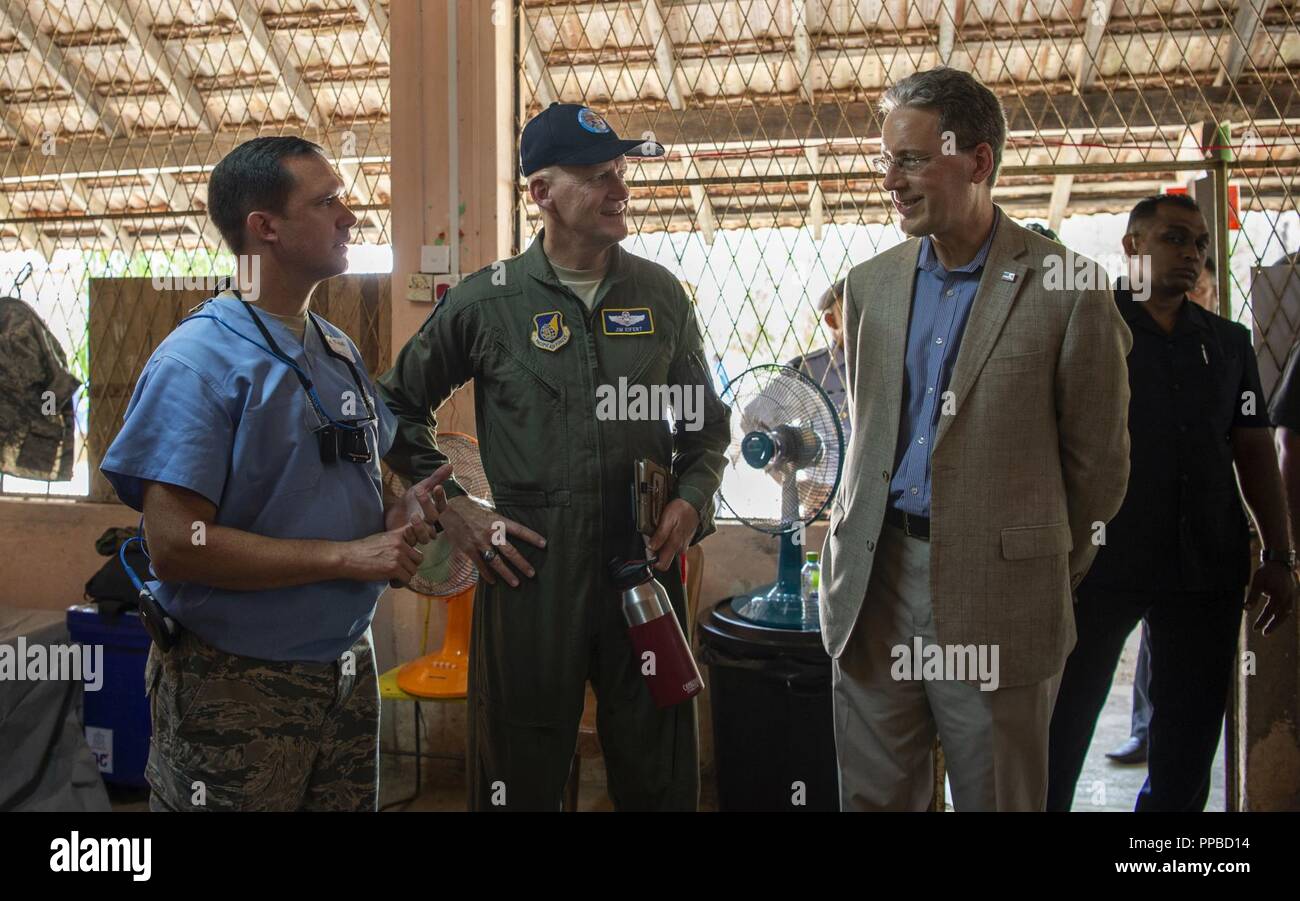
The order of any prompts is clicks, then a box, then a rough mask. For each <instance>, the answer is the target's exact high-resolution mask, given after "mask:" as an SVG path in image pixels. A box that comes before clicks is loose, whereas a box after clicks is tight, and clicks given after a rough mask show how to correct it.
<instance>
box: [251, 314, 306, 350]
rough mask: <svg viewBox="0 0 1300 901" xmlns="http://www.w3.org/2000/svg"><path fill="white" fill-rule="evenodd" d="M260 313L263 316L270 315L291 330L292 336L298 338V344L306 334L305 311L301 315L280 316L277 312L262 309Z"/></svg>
mask: <svg viewBox="0 0 1300 901" xmlns="http://www.w3.org/2000/svg"><path fill="white" fill-rule="evenodd" d="M261 313H262V315H263V316H270V317H271V318H272V319H274V320H276V321H277V322H279V323H280V324H281V325H283V326H284V327H285V328H287V329H288V330H289V331H291V332H293V336H294V337H295V338H297V339H298V343H299V344H301V343H302V342H303V338H304V337H306V335H307V314H306V312H304V313H303V314H302V315H301V316H281V315H280V314H279V313H271V312H268V311H267V310H262V311H261Z"/></svg>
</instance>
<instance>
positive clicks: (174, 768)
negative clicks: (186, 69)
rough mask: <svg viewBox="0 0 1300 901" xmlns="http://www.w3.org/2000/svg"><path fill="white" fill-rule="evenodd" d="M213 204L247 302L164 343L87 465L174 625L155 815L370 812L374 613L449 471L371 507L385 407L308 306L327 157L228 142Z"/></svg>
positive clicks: (332, 244) (348, 217)
mask: <svg viewBox="0 0 1300 901" xmlns="http://www.w3.org/2000/svg"><path fill="white" fill-rule="evenodd" d="M208 193H209V212H210V215H211V216H212V219H213V221H214V222H215V223H216V225H217V227H218V228H219V229H220V230H221V234H222V236H223V237H224V238H225V240H226V242H227V243H228V244H229V245H230V246H231V248H232V249H233V250H234V251H235V252H236V253H237V254H240V255H247V257H248V258H250V259H251V260H254V261H256V263H257V265H256V266H254V267H247V266H241V267H240V269H241V271H244V272H248V271H250V270H251V272H252V273H253V274H254V276H255V280H256V284H255V288H256V299H257V301H258V302H257V304H256V305H252V304H249V303H245V302H244V301H243V300H242V299H241V297H240V296H239V295H238V294H237V293H235V292H223V293H222V294H220V295H218V296H217V297H215V298H213V299H211V300H209V301H208V302H206V303H205V304H203V305H202V306H201V307H200V308H199V309H198V310H196V311H194V312H193V313H192V314H191V316H190V317H189V318H188V319H186V320H185V321H184V322H182V323H181V324H180V325H179V326H178V327H177V328H176V330H175V331H174V332H172V334H170V335H169V336H168V337H167V338H166V339H165V340H164V341H163V342H162V344H160V345H159V347H158V349H157V350H156V351H154V353H153V355H152V356H151V357H150V358H149V361H148V362H147V363H146V364H145V367H144V371H143V372H142V373H141V375H140V380H139V382H138V383H137V384H136V388H135V393H134V394H133V396H132V398H131V403H130V405H129V406H128V408H127V411H126V417H125V422H124V424H123V427H122V430H121V432H120V433H119V434H118V436H117V438H116V440H115V441H114V442H113V444H112V446H111V447H110V448H109V451H108V454H107V455H106V456H105V458H104V462H103V464H102V467H101V468H102V469H103V471H104V474H105V475H106V476H107V477H108V479H109V481H110V482H111V483H112V484H113V487H114V488H115V489H116V491H117V494H118V497H120V498H121V499H122V501H123V502H124V503H126V504H128V505H129V506H131V507H132V508H134V509H136V510H141V511H143V513H144V530H145V536H146V538H147V541H148V550H149V552H150V554H151V559H152V567H153V571H154V574H155V575H156V576H157V578H158V580H159V581H157V582H154V583H152V589H153V592H154V594H155V596H156V597H157V599H158V601H159V603H160V604H161V605H162V607H163V608H164V609H165V610H166V612H167V615H168V616H169V617H171V618H172V619H173V620H174V621H175V622H176V623H177V624H178V625H179V632H178V634H177V636H176V639H175V643H174V644H173V646H172V647H171V649H170V650H169V651H166V652H164V651H163V650H162V649H161V648H160V647H158V645H157V644H155V645H154V647H153V648H152V649H151V651H150V654H149V661H148V664H147V668H146V672H145V684H146V687H147V690H148V691H149V694H150V697H151V712H152V717H153V739H152V743H151V746H150V752H149V763H148V767H147V769H146V777H147V779H148V780H149V784H150V786H151V787H152V789H153V793H152V795H151V797H150V807H151V809H153V810H203V809H206V810H253V809H259V810H374V809H375V808H376V806H377V799H378V752H379V692H378V683H377V681H376V676H375V664H374V655H373V652H372V648H371V639H370V621H371V618H372V617H373V615H374V612H375V604H376V602H377V600H378V598H379V596H380V595H381V594H382V593H383V591H384V589H385V587H386V586H387V585H388V584H389V583H390V581H391V582H393V583H395V584H403V583H405V582H406V581H407V580H409V579H410V577H411V576H412V575H413V574H414V572H415V571H416V568H417V567H418V566H419V562H420V557H421V555H420V552H419V550H417V548H416V545H418V544H420V543H423V542H426V541H429V540H431V539H432V537H433V535H432V533H431V531H430V527H429V522H430V521H432V520H433V519H434V518H435V517H436V516H437V509H438V507H437V505H438V503H442V504H443V505H444V506H445V498H444V497H443V495H442V489H441V488H438V487H436V486H438V485H440V484H441V482H442V481H444V480H445V479H446V478H447V476H448V474H449V473H450V467H443V468H442V469H441V470H439V471H438V472H437V473H435V474H434V475H432V476H431V477H430V478H428V479H426V480H425V481H423V482H421V483H420V484H419V485H416V486H414V487H413V488H412V489H411V490H410V491H409V492H407V494H406V495H405V496H404V497H403V498H400V499H398V498H391V497H385V495H384V493H383V491H382V488H381V484H382V481H381V478H380V469H379V459H380V457H381V456H383V454H385V453H386V452H387V451H388V448H389V447H390V445H391V444H392V441H393V432H394V428H395V422H394V419H393V416H392V414H390V413H389V412H388V410H387V409H386V407H385V406H384V405H383V404H382V403H376V402H375V401H374V397H373V395H374V386H373V384H372V383H371V381H370V377H369V375H368V374H367V373H366V372H365V367H364V364H363V363H362V360H361V355H360V353H359V352H358V351H357V348H356V346H355V345H354V344H353V343H352V342H351V341H350V340H349V339H348V338H347V336H346V335H344V333H343V332H341V331H339V330H338V329H337V328H335V327H334V326H332V325H330V324H329V323H328V322H325V321H324V320H323V319H321V318H320V317H319V316H315V315H313V314H310V313H309V312H308V303H309V300H310V298H311V294H312V291H313V290H314V289H315V287H316V286H317V285H318V284H320V283H321V282H322V281H324V280H325V279H327V278H330V277H332V276H335V275H338V274H340V273H342V272H344V271H345V270H346V269H347V242H348V233H349V229H351V228H352V226H353V225H355V224H356V221H357V220H356V217H355V216H353V215H352V213H351V212H350V211H349V210H348V208H347V207H346V206H345V205H344V203H343V199H342V195H343V183H342V182H341V181H340V180H339V177H338V175H336V174H335V173H334V171H333V169H332V168H331V166H330V164H329V163H328V162H327V161H326V159H325V157H324V156H323V155H322V153H321V149H320V147H318V146H317V145H315V144H312V143H311V142H309V141H304V140H302V139H300V138H294V137H267V138H257V139H256V140H252V141H249V142H247V143H244V144H241V145H240V146H239V147H237V148H235V150H233V151H232V152H231V153H230V155H229V156H227V157H226V158H225V159H223V160H222V161H221V162H220V163H219V164H218V165H217V166H216V168H215V169H214V170H213V172H212V178H211V181H210V182H209V189H208ZM247 287H248V286H245V288H247ZM249 295H250V297H251V296H253V292H252V291H249ZM434 494H436V495H437V500H436V501H435V499H434V497H433V496H432V495H434ZM426 517H427V518H426Z"/></svg>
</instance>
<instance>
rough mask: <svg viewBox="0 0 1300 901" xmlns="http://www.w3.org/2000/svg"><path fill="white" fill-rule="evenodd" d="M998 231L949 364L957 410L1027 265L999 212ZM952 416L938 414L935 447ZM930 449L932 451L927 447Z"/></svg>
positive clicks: (1017, 239) (1022, 280) (1022, 248)
mask: <svg viewBox="0 0 1300 901" xmlns="http://www.w3.org/2000/svg"><path fill="white" fill-rule="evenodd" d="M1000 215H1001V221H1000V222H999V223H998V232H997V234H996V235H995V236H994V237H993V244H992V245H991V246H990V247H989V255H988V258H987V259H986V260H985V261H984V273H983V275H981V276H980V283H979V288H978V290H977V291H976V292H975V302H974V304H973V305H972V306H971V311H970V318H969V319H968V320H967V322H966V330H965V332H963V334H962V338H961V349H960V350H958V351H957V363H956V365H955V366H954V367H953V372H952V381H951V382H950V383H949V384H948V390H949V391H951V392H952V393H953V399H954V401H955V404H954V406H955V408H956V409H957V410H958V411H960V410H961V406H962V402H963V401H965V399H966V395H967V394H969V393H970V389H971V388H972V387H973V386H974V385H975V379H976V378H977V377H978V376H979V373H980V370H981V369H983V368H984V362H985V361H986V360H987V359H988V357H989V354H990V353H991V352H992V350H993V345H994V344H996V343H997V339H998V335H999V334H1001V332H1002V326H1003V324H1004V323H1005V322H1006V321H1007V316H1008V315H1010V313H1011V307H1012V305H1013V304H1014V303H1015V301H1016V298H1017V297H1018V296H1019V294H1020V291H1021V289H1022V288H1024V286H1025V281H1026V273H1027V272H1028V271H1029V267H1028V266H1027V265H1026V264H1025V263H1023V262H1020V261H1018V259H1017V258H1018V257H1020V256H1021V255H1022V254H1024V252H1025V244H1024V241H1023V239H1022V238H1021V237H1020V235H1019V234H1017V231H1018V229H1017V228H1016V227H1015V224H1014V223H1013V222H1012V221H1011V219H1010V218H1009V217H1008V216H1007V215H1006V214H1005V213H1001V214H1000ZM954 418H955V417H954V416H940V417H939V430H938V432H937V433H936V434H935V438H934V443H935V446H936V447H937V446H938V444H939V442H940V441H942V440H943V436H944V434H946V433H947V431H948V425H949V424H950V423H951V422H952V420H953V419H954ZM931 453H933V451H931Z"/></svg>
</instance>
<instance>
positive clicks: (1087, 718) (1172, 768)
mask: <svg viewBox="0 0 1300 901" xmlns="http://www.w3.org/2000/svg"><path fill="white" fill-rule="evenodd" d="M1243 597H1244V596H1243V592H1242V590H1234V591H1218V592H1120V591H1110V590H1108V589H1097V588H1093V589H1089V588H1088V587H1087V585H1086V583H1085V584H1084V585H1083V586H1080V588H1079V601H1078V603H1077V604H1076V605H1075V608H1074V613H1075V622H1076V623H1077V625H1078V631H1079V640H1078V643H1077V644H1076V645H1075V646H1074V651H1073V652H1071V654H1070V657H1069V659H1068V660H1067V661H1066V663H1065V673H1064V674H1063V676H1062V678H1061V690H1060V693H1059V694H1058V695H1057V697H1056V709H1055V710H1054V711H1053V713H1052V728H1051V735H1050V738H1049V743H1048V780H1049V781H1048V789H1047V809H1048V810H1069V809H1070V805H1071V804H1072V803H1073V801H1074V788H1075V783H1076V782H1077V781H1078V779H1079V773H1080V771H1081V770H1082V769H1083V761H1084V758H1086V757H1087V756H1088V745H1090V744H1091V743H1092V734H1093V730H1094V729H1095V728H1096V726H1097V716H1098V714H1099V713H1101V708H1102V707H1103V706H1105V704H1106V696H1107V694H1109V692H1110V687H1111V682H1112V681H1113V680H1114V677H1115V667H1116V665H1117V664H1118V663H1119V656H1120V652H1121V651H1123V649H1124V642H1125V641H1126V640H1127V639H1128V636H1129V634H1130V633H1131V632H1132V631H1133V629H1134V628H1135V627H1136V626H1137V624H1138V623H1139V622H1141V621H1142V620H1144V619H1145V620H1146V624H1147V630H1148V635H1149V637H1150V643H1151V646H1150V651H1151V688H1150V698H1151V726H1150V730H1151V731H1150V737H1149V739H1148V751H1147V781H1146V784H1145V785H1143V786H1142V791H1141V792H1140V793H1139V794H1138V799H1137V807H1136V809H1137V810H1139V811H1143V810H1189V811H1198V810H1204V809H1205V801H1206V799H1207V798H1208V797H1209V794H1210V769H1211V767H1212V766H1213V763H1214V752H1215V750H1216V749H1217V748H1218V746H1219V736H1220V734H1221V732H1222V730H1223V711H1224V708H1225V707H1226V706H1227V703H1228V688H1229V685H1230V681H1229V680H1230V679H1231V678H1232V672H1233V666H1232V664H1233V657H1234V654H1235V651H1236V647H1237V632H1238V630H1239V628H1240V624H1241V615H1242V600H1243Z"/></svg>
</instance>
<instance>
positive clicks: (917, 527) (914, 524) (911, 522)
mask: <svg viewBox="0 0 1300 901" xmlns="http://www.w3.org/2000/svg"><path fill="white" fill-rule="evenodd" d="M885 522H887V523H889V524H890V525H891V526H893V527H894V528H896V529H902V530H903V534H905V535H907V536H908V537H909V538H919V539H921V540H922V541H929V540H930V517H928V516H917V515H916V514H914V513H904V512H903V511H902V510H895V509H894V508H893V507H886V508H885Z"/></svg>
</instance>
